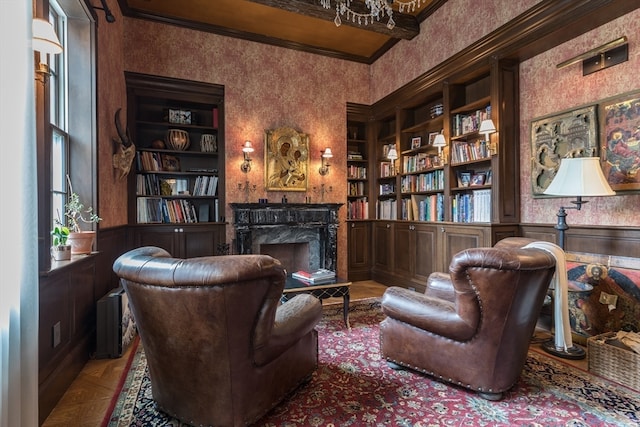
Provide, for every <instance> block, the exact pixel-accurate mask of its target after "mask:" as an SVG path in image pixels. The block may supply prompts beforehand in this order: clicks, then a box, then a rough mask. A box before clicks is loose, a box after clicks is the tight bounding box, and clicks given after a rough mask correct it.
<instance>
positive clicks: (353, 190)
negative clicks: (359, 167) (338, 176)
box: [347, 181, 366, 196]
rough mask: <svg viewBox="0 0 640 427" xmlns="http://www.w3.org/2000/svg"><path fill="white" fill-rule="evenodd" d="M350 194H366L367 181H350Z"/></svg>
mask: <svg viewBox="0 0 640 427" xmlns="http://www.w3.org/2000/svg"><path fill="white" fill-rule="evenodd" d="M348 186H349V187H348V188H347V190H348V193H347V194H348V195H349V196H364V195H365V188H366V185H365V182H364V181H358V182H349V183H348Z"/></svg>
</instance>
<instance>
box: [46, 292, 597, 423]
mask: <svg viewBox="0 0 640 427" xmlns="http://www.w3.org/2000/svg"><path fill="white" fill-rule="evenodd" d="M386 288H387V287H386V286H385V285H382V284H380V283H377V282H375V281H373V280H366V281H361V282H353V284H352V285H351V289H350V296H351V301H356V300H359V299H363V298H370V297H380V296H382V294H383V293H384V290H385V289H386ZM334 300H335V301H334ZM334 302H340V303H341V302H342V298H329V299H326V300H324V304H330V303H334ZM545 333H547V332H546V331H537V332H536V336H537V337H540V336H541V335H542V336H544V334H545ZM532 346H539V344H532ZM130 351H131V347H129V349H128V350H127V352H126V353H125V354H124V355H123V356H122V357H121V358H118V359H100V360H90V361H89V362H87V364H86V365H85V367H84V368H83V370H82V371H81V372H80V374H79V375H78V377H77V378H76V379H75V381H74V382H73V383H72V384H71V386H70V387H69V389H68V390H67V392H66V393H65V394H64V396H62V399H60V401H59V402H58V404H57V406H56V407H55V408H54V409H53V411H52V412H51V414H49V416H48V418H47V419H46V420H45V422H44V424H43V427H68V426H73V427H97V426H100V425H101V423H102V420H103V419H104V417H105V415H106V412H107V409H108V408H109V406H110V403H111V399H112V398H113V396H114V394H115V392H116V388H117V387H118V383H119V381H120V378H121V377H122V374H123V372H124V369H125V367H126V363H127V360H129V353H130ZM563 362H565V363H566V362H569V363H572V364H573V365H575V366H577V367H579V368H581V369H583V370H587V363H586V360H579V361H567V360H565V359H563Z"/></svg>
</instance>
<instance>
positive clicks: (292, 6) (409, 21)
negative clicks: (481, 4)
mask: <svg viewBox="0 0 640 427" xmlns="http://www.w3.org/2000/svg"><path fill="white" fill-rule="evenodd" d="M247 1H250V2H253V3H259V4H262V5H265V6H269V7H275V8H278V9H283V10H286V11H288V12H293V13H297V14H300V15H305V16H309V17H312V18H317V19H322V20H325V21H331V22H333V20H334V19H335V18H336V9H335V2H336V0H333V1H332V2H331V9H325V8H324V7H322V5H321V4H320V1H319V0H247ZM349 7H350V8H351V10H353V11H354V12H357V13H362V14H367V13H369V8H367V7H366V6H365V4H364V2H360V1H352V2H351V6H349ZM341 18H342V25H349V26H351V27H357V28H360V29H363V30H369V31H373V32H376V33H380V34H384V35H386V36H390V37H394V38H398V39H404V40H411V39H412V38H414V37H415V36H417V35H418V34H419V33H420V24H419V23H418V20H417V19H416V17H414V16H413V15H409V14H406V13H400V12H397V11H394V12H393V21H394V22H395V24H396V25H395V27H394V28H393V29H392V30H390V29H388V28H387V21H388V20H389V17H388V16H386V15H385V16H383V17H382V18H380V20H379V21H378V20H375V19H374V20H373V22H369V24H368V25H364V24H362V25H358V20H357V19H356V22H353V21H351V19H347V17H346V16H341ZM336 31H339V29H336Z"/></svg>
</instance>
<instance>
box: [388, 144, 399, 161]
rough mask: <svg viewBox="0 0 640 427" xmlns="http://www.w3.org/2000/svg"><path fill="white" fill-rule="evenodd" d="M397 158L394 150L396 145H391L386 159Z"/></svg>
mask: <svg viewBox="0 0 640 427" xmlns="http://www.w3.org/2000/svg"><path fill="white" fill-rule="evenodd" d="M397 158H398V152H397V151H396V147H391V148H390V149H389V152H388V153H387V159H389V160H396V159H397Z"/></svg>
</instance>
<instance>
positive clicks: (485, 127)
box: [478, 119, 496, 154]
mask: <svg viewBox="0 0 640 427" xmlns="http://www.w3.org/2000/svg"><path fill="white" fill-rule="evenodd" d="M495 131H496V125H495V124H494V123H493V120H491V119H487V120H483V121H482V122H481V123H480V129H478V133H483V134H484V138H485V140H486V141H487V146H488V148H489V151H490V152H491V154H496V144H492V143H491V134H492V133H494V132H495Z"/></svg>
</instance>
